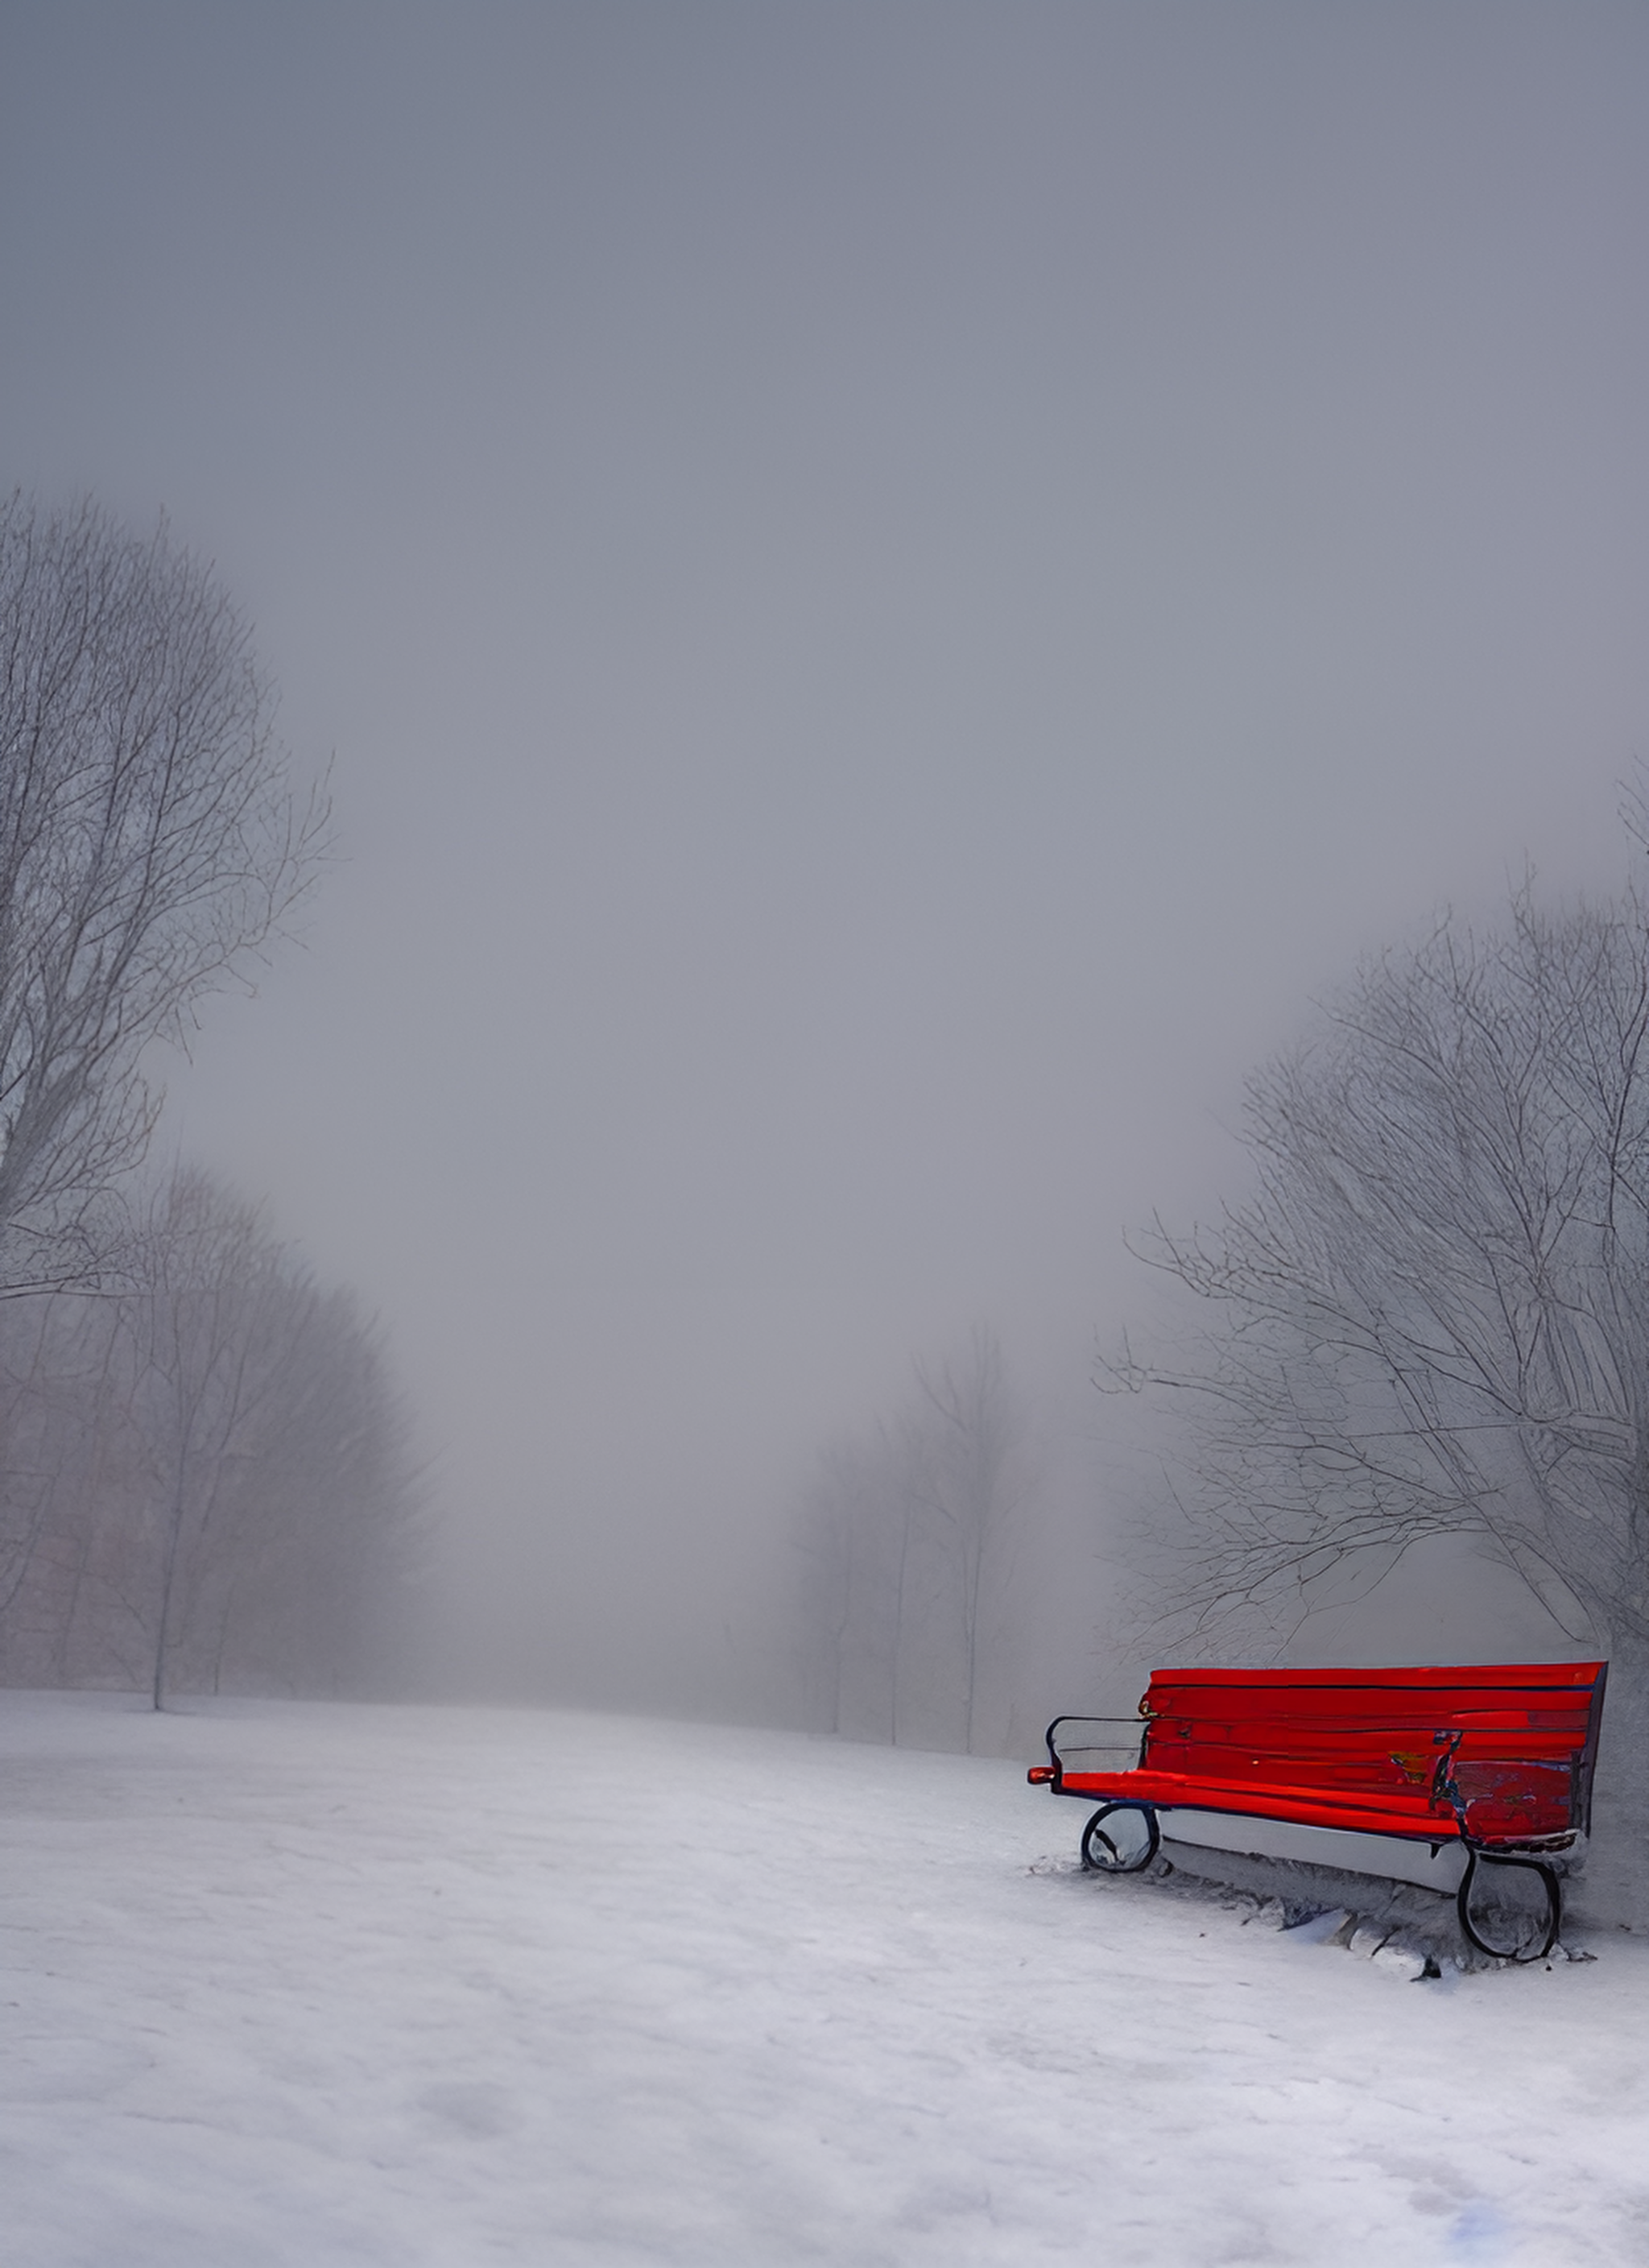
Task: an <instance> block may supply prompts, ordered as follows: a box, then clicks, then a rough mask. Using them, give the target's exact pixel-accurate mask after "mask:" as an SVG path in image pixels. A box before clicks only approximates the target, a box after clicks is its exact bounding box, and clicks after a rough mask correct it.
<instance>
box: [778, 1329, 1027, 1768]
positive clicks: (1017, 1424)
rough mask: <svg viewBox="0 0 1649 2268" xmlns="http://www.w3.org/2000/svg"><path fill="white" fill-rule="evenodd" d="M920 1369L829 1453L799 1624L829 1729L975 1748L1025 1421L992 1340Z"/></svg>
mask: <svg viewBox="0 0 1649 2268" xmlns="http://www.w3.org/2000/svg"><path fill="white" fill-rule="evenodd" d="M915 1370H916V1377H915V1384H914V1388H913V1390H912V1391H911V1392H910V1393H909V1395H906V1397H905V1398H904V1400H903V1401H902V1403H900V1404H899V1406H898V1407H897V1408H896V1409H895V1410H894V1411H893V1412H892V1413H891V1414H890V1415H889V1416H888V1417H887V1418H885V1419H883V1420H882V1421H881V1422H880V1423H879V1424H877V1425H873V1426H872V1428H870V1429H869V1430H868V1431H866V1432H863V1433H859V1434H850V1435H843V1436H842V1437H840V1438H839V1439H838V1440H836V1441H835V1442H833V1443H831V1444H830V1445H829V1446H828V1447H827V1448H826V1449H825V1451H824V1452H823V1453H822V1454H821V1459H820V1463H819V1469H818V1471H817V1473H816V1475H815V1476H814V1479H813V1484H812V1485H811V1487H810V1488H809V1489H808V1490H807V1491H806V1493H805V1495H804V1498H803V1500H802V1506H801V1537H800V1541H801V1544H802V1549H803V1553H804V1561H803V1565H804V1569H805V1573H804V1579H803V1585H802V1605H801V1612H802V1618H803V1622H804V1625H805V1628H806V1632H807V1636H808V1639H809V1642H810V1644H811V1646H812V1647H813V1652H814V1654H815V1658H816V1659H817V1660H818V1661H820V1662H821V1665H822V1667H821V1677H822V1680H823V1683H824V1685H825V1689H826V1697H827V1714H828V1718H829V1721H830V1726H831V1729H832V1730H833V1731H836V1732H839V1733H850V1734H857V1735H858V1736H859V1737H861V1738H865V1737H875V1738H882V1739H886V1740H888V1741H890V1742H899V1741H901V1740H902V1739H905V1738H907V1737H909V1736H910V1735H911V1734H912V1733H913V1731H914V1734H915V1737H917V1739H918V1740H921V1741H925V1742H934V1741H936V1740H939V1739H941V1738H946V1737H948V1738H949V1739H951V1740H953V1741H954V1742H955V1744H956V1745H957V1746H959V1747H961V1748H962V1749H968V1750H971V1749H973V1748H974V1746H975V1742H976V1740H977V1738H978V1734H979V1709H980V1699H981V1695H982V1692H983V1687H984V1684H985V1680H986V1672H987V1669H988V1667H989V1656H990V1646H989V1642H988V1641H989V1637H990V1629H989V1624H990V1613H991V1609H992V1606H993V1604H999V1602H1000V1595H1001V1589H1002V1586H1003V1584H1004V1582H1005V1577H1006V1574H1007V1571H1008V1566H1009V1563H1010V1559H1011V1555H1012V1543H1013V1540H1014V1534H1015V1526H1016V1517H1017V1515H1018V1513H1020V1510H1021V1507H1022V1505H1023V1501H1024V1494H1023V1486H1022V1476H1021V1474H1020V1469H1019V1464H1020V1452H1021V1450H1022V1449H1023V1447H1024V1445H1025V1439H1026V1425H1025V1422H1024V1418H1023V1415H1022V1413H1021V1411H1020V1407H1019V1403H1018V1401H1017V1397H1016V1396H1015V1395H1014V1394H1013V1391H1012V1387H1011V1385H1010V1383H1009V1381H1008V1377H1007V1373H1006V1369H1005V1365H1004V1363H1003V1359H1002V1352H1001V1349H1000V1347H999V1346H998V1344H997V1339H996V1336H995V1334H994V1333H993V1332H991V1331H989V1330H984V1329H979V1330H975V1331H974V1332H973V1333H972V1334H971V1336H970V1337H969V1339H968V1344H967V1345H966V1347H965V1348H963V1349H961V1350H960V1351H958V1352H957V1353H955V1354H953V1355H952V1356H948V1357H946V1358H945V1359H942V1360H940V1361H939V1362H937V1363H924V1362H918V1363H917V1365H916V1366H915Z"/></svg>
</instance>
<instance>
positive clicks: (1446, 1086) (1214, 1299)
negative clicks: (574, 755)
mask: <svg viewBox="0 0 1649 2268" xmlns="http://www.w3.org/2000/svg"><path fill="white" fill-rule="evenodd" d="M1247 1140H1248V1148H1249V1151H1250V1153H1251V1155H1252V1157H1253V1160H1254V1163H1255V1172H1256V1178H1257V1187H1256V1189H1255V1194H1254V1196H1253V1197H1251V1198H1250V1199H1249V1201H1248V1203H1247V1204H1242V1205H1239V1206H1235V1207H1233V1208H1231V1209H1230V1210H1228V1211H1226V1214H1225V1216H1224V1218H1223V1219H1222V1220H1221V1221H1220V1222H1219V1223H1218V1225H1217V1226H1214V1227H1213V1228H1211V1229H1208V1230H1205V1231H1200V1232H1196V1233H1192V1234H1189V1235H1178V1234H1174V1233H1169V1232H1167V1231H1166V1230H1163V1229H1162V1228H1161V1227H1160V1226H1159V1228H1158V1230H1157V1233H1156V1234H1155V1236H1154V1239H1153V1240H1152V1242H1151V1244H1150V1245H1149V1247H1148V1248H1147V1256H1148V1257H1150V1258H1152V1259H1153V1260H1154V1261H1155V1263H1156V1264H1157V1265H1159V1267H1162V1268H1164V1269H1166V1270H1168V1271H1169V1273H1170V1274H1171V1275H1173V1276H1174V1277H1176V1278H1178V1279H1179V1280H1180V1281H1181V1283H1182V1284H1183V1285H1186V1286H1187V1287H1189V1290H1190V1291H1191V1292H1194V1293H1195V1294H1196V1295H1197V1297H1198V1298H1199V1299H1200V1300H1203V1301H1204V1302H1206V1303H1207V1306H1208V1307H1209V1309H1210V1310H1211V1314H1212V1316H1213V1322H1212V1323H1211V1328H1210V1329H1208V1331H1207V1332H1206V1333H1205V1334H1204V1337H1202V1339H1201V1340H1200V1342H1198V1343H1196V1344H1194V1345H1193V1347H1192V1348H1191V1349H1190V1350H1189V1353H1188V1354H1187V1355H1186V1356H1185V1357H1184V1358H1183V1359H1175V1360H1169V1361H1167V1362H1160V1361H1147V1360H1142V1359H1137V1357H1135V1356H1134V1355H1133V1354H1131V1353H1130V1352H1127V1351H1125V1352H1124V1354H1123V1359H1121V1360H1120V1361H1119V1362H1117V1363H1116V1364H1114V1365H1112V1366H1110V1368H1109V1371H1108V1378H1107V1381H1106V1382H1108V1383H1111V1384H1122V1385H1124V1386H1132V1387H1140V1386H1146V1385H1157V1386H1161V1387H1165V1388H1169V1389H1172V1390H1174V1391H1176V1392H1177V1393H1178V1394H1180V1395H1182V1396H1183V1397H1184V1400H1185V1402H1186V1403H1187V1405H1188V1407H1189V1413H1190V1415H1191V1417H1192V1420H1193V1424H1192V1428H1191V1440H1192V1452H1191V1454H1190V1457H1189V1464H1188V1473H1189V1480H1188V1484H1187V1486H1186V1488H1185V1490H1184V1491H1182V1505H1183V1508H1184V1511H1185V1513H1186V1516H1187V1519H1188V1521H1189V1539H1190V1550H1189V1554H1188V1556H1187V1557H1186V1559H1185V1560H1184V1562H1183V1563H1182V1571H1181V1572H1182V1581H1181V1596H1182V1599H1183V1600H1184V1601H1185V1602H1187V1604H1188V1605H1189V1608H1190V1609H1191V1611H1192V1612H1193V1614H1194V1615H1195V1616H1196V1617H1197V1618H1198V1619H1199V1620H1200V1621H1201V1622H1202V1623H1203V1624H1204V1625H1205V1626H1206V1625H1210V1624H1217V1623H1218V1621H1219V1620H1220V1619H1221V1618H1222V1617H1223V1616H1226V1615H1228V1614H1230V1613H1231V1612H1232V1610H1233V1609H1239V1610H1242V1609H1253V1608H1259V1609H1265V1608H1267V1607H1268V1606H1277V1605H1279V1604H1287V1603H1288V1602H1292V1611H1294V1612H1296V1613H1298V1612H1299V1611H1301V1610H1308V1609H1309V1608H1310V1606H1311V1604H1312V1602H1313V1600H1314V1597H1315V1596H1317V1595H1320V1594H1321V1586H1322V1585H1323V1584H1324V1582H1325V1581H1327V1580H1329V1579H1331V1578H1332V1577H1333V1576H1334V1574H1335V1572H1336V1570H1343V1568H1344V1567H1345V1566H1346V1565H1347V1563H1348V1561H1360V1562H1362V1563H1364V1564H1366V1565H1373V1566H1374V1567H1375V1568H1377V1569H1378V1568H1380V1567H1381V1566H1388V1565H1393V1564H1395V1562H1396V1560H1397V1559H1399V1558H1400V1557H1402V1554H1403V1553H1404V1552H1406V1551H1408V1550H1410V1549H1411V1548H1412V1547H1413V1546H1414V1545H1415V1544H1417V1543H1419V1542H1420V1541H1422V1540H1423V1539H1425V1538H1428V1537H1434V1536H1439V1535H1463V1536H1468V1537H1470V1538H1473V1539H1475V1540H1476V1543H1477V1544H1478V1545H1479V1546H1480V1547H1481V1548H1483V1549H1484V1550H1488V1551H1489V1552H1491V1554H1493V1555H1494V1556H1496V1557H1498V1558H1499V1559H1500V1560H1501V1561H1503V1562H1504V1564H1505V1565H1507V1566H1508V1567H1511V1568H1513V1569H1514V1570H1515V1571H1516V1572H1517V1573H1518V1574H1519V1575H1520V1576H1521V1577H1522V1578H1523V1580H1525V1581H1526V1582H1527V1583H1528V1586H1529V1587H1530V1588H1531V1590H1533V1591H1534V1592H1535V1594H1536V1595H1537V1596H1538V1597H1539V1598H1540V1599H1541V1601H1542V1603H1543V1604H1544V1605H1545V1606H1546V1607H1547V1609H1549V1611H1550V1613H1551V1614H1552V1615H1553V1616H1555V1617H1556V1618H1557V1621H1558V1623H1559V1624H1561V1625H1562V1627H1563V1628H1564V1629H1565V1630H1566V1631H1568V1632H1569V1633H1570V1634H1571V1635H1572V1638H1574V1639H1575V1640H1576V1642H1577V1643H1584V1644H1586V1645H1588V1646H1598V1647H1600V1648H1601V1649H1603V1650H1605V1651H1607V1652H1608V1653H1609V1654H1610V1655H1611V1657H1612V1660H1613V1665H1614V1666H1613V1669H1612V1673H1611V1705H1610V1706H1611V1715H1612V1717H1613V1718H1614V1719H1615V1720H1616V1726H1617V1727H1623V1725H1625V1724H1630V1725H1631V1726H1632V1727H1635V1729H1633V1730H1631V1732H1629V1733H1627V1734H1626V1735H1625V1738H1624V1739H1623V1741H1622V1742H1620V1743H1619V1744H1618V1745H1617V1747H1616V1753H1617V1754H1624V1753H1627V1752H1628V1751H1631V1750H1635V1751H1636V1755H1635V1761H1634V1766H1633V1770H1634V1772H1635V1774H1636V1786H1637V1793H1636V1794H1635V1795H1634V1796H1633V1797H1632V1799H1631V1808H1634V1810H1635V1813H1636V1816H1637V1825H1636V1826H1635V1827H1634V1829H1633V1830H1632V1831H1633V1832H1634V1833H1635V1834H1638V1835H1641V1831H1642V1815H1643V1810H1644V1806H1643V1804H1642V1800H1641V1797H1642V1778H1643V1773H1644V1769H1645V1768H1644V1765H1643V1762H1642V1749H1641V1739H1640V1737H1639V1736H1640V1734H1641V1732H1642V1729H1643V1727H1642V1724H1641V1721H1640V1720H1641V1719H1642V1717H1643V1714H1644V1697H1645V1693H1649V904H1646V903H1645V900H1644V899H1643V898H1642V897H1641V896H1639V895H1638V894H1637V893H1636V892H1635V891H1631V892H1628V893H1627V894H1626V895H1624V896H1623V898H1621V899H1620V900H1619V901H1618V902H1615V903H1604V904H1582V905H1580V906H1579V907H1577V908H1574V909H1570V910H1567V911H1561V912H1553V911H1550V910H1547V909H1544V908H1543V907H1542V905H1541V904H1540V903H1539V902H1537V899H1536V896H1535V891H1534V889H1533V887H1531V886H1528V885H1525V887H1522V888H1521V889H1520V891H1519V892H1518V893H1517V894H1516V895H1515V896H1514V898H1513V902H1512V905H1511V907H1510V909H1509V917H1508V919H1507V921H1506V923H1505V926H1504V928H1502V929H1500V930H1498V931H1496V932H1492V933H1486V934H1479V933H1477V932H1473V931H1472V930H1470V929H1469V928H1467V927H1465V926H1463V925H1461V924H1457V923H1454V922H1453V921H1450V922H1446V923H1445V924H1442V925H1441V926H1440V927H1439V929H1438V930H1437V932H1435V934H1434V935H1432V937H1431V938H1430V939H1428V940H1427V941H1426V942H1425V943H1424V945H1423V946H1420V947H1419V948H1418V949H1417V950H1416V951H1412V952H1409V953H1404V954H1392V955H1388V956H1387V957H1385V958H1383V959H1381V960H1380V961H1376V962H1374V963H1373V964H1372V965H1371V966H1369V967H1367V968H1365V969H1364V970H1363V972H1362V973H1361V975H1360V976H1359V977H1358V979H1357V981H1356V982H1355V983H1353V984H1352V985H1351V987H1350V988H1349V990H1347V991H1346V992H1345V993H1344V994H1343V996H1342V997H1341V998H1339V999H1338V1000H1337V1001H1336V1002H1335V1003H1334V1004H1333V1005H1332V1006H1331V1008H1330V1009H1329V1013H1328V1015H1327V1018H1326V1020H1325V1024H1324V1027H1323V1028H1322V1030H1321V1033H1320V1034H1319V1035H1318V1036H1317V1037H1316V1038H1314V1040H1313V1041H1312V1042H1311V1043H1310V1044H1308V1045H1307V1046H1306V1047H1304V1048H1302V1049H1299V1050H1298V1051H1296V1052H1295V1053H1293V1054H1292V1055H1289V1056H1286V1057H1283V1058H1282V1059H1281V1060H1279V1061H1277V1062H1276V1063H1273V1064H1270V1065H1269V1066H1268V1067H1266V1068H1265V1069H1264V1070H1263V1071H1260V1072H1259V1073H1258V1074H1257V1075H1256V1076H1255V1078H1254V1079H1253V1080H1252V1081H1251V1082H1250V1084H1249V1088H1248V1134H1247Z"/></svg>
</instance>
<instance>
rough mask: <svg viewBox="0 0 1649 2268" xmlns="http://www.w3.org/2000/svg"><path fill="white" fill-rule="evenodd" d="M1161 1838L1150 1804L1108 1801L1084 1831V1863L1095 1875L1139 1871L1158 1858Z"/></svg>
mask: <svg viewBox="0 0 1649 2268" xmlns="http://www.w3.org/2000/svg"><path fill="white" fill-rule="evenodd" d="M1119 1813H1120V1814H1121V1815H1123V1816H1122V1817H1121V1818H1119V1817H1118V1814H1119ZM1129 1821H1131V1822H1132V1824H1131V1825H1130V1824H1126V1822H1129ZM1161 1840H1162V1834H1161V1830H1160V1829H1159V1827H1158V1825H1157V1815H1156V1813H1155V1812H1154V1811H1153V1810H1152V1808H1151V1806H1150V1805H1149V1804H1148V1803H1104V1804H1101V1807H1100V1808H1099V1809H1098V1810H1097V1811H1096V1812H1095V1813H1094V1815H1093V1818H1092V1819H1090V1820H1089V1822H1088V1823H1087V1825H1086V1827H1085V1828H1084V1829H1083V1830H1082V1863H1083V1866H1084V1867H1086V1870H1087V1872H1088V1873H1089V1874H1137V1873H1138V1872H1139V1870H1140V1868H1141V1867H1148V1866H1149V1865H1150V1864H1151V1862H1152V1859H1154V1858H1155V1857H1156V1855H1157V1845H1159V1843H1160V1842H1161Z"/></svg>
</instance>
